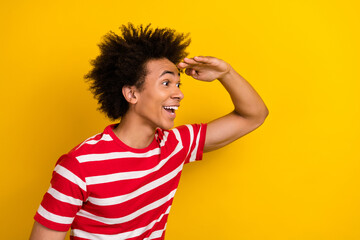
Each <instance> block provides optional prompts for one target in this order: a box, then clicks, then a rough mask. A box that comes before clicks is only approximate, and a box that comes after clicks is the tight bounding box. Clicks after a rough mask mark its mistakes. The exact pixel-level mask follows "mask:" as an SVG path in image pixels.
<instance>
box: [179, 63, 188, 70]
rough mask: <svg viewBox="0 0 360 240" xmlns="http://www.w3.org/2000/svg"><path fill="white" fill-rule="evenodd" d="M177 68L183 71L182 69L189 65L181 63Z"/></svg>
mask: <svg viewBox="0 0 360 240" xmlns="http://www.w3.org/2000/svg"><path fill="white" fill-rule="evenodd" d="M177 66H178V68H180V69H184V68H188V67H189V66H190V65H189V64H187V63H184V62H181V63H179V64H178V65H177Z"/></svg>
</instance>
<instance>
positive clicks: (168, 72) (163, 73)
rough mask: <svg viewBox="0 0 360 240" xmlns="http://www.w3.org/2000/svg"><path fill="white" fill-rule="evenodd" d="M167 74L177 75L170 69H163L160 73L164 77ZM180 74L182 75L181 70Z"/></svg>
mask: <svg viewBox="0 0 360 240" xmlns="http://www.w3.org/2000/svg"><path fill="white" fill-rule="evenodd" d="M165 74H171V75H174V76H175V73H174V72H172V71H169V70H165V71H163V72H162V73H161V74H160V76H159V77H162V76H163V75H165ZM178 76H180V73H179V72H178Z"/></svg>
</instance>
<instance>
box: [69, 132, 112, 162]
mask: <svg viewBox="0 0 360 240" xmlns="http://www.w3.org/2000/svg"><path fill="white" fill-rule="evenodd" d="M113 126H114V125H109V126H107V127H106V128H105V130H104V131H103V132H102V133H97V134H95V135H93V136H91V137H89V138H87V139H86V140H84V141H83V142H81V143H80V144H78V145H77V146H75V147H74V148H73V149H71V150H70V151H69V153H68V154H67V155H69V156H72V157H74V158H76V157H77V156H81V155H84V154H95V153H100V152H104V151H107V150H108V149H109V145H111V143H112V142H113V141H114V137H113V136H112V135H111V129H112V128H113Z"/></svg>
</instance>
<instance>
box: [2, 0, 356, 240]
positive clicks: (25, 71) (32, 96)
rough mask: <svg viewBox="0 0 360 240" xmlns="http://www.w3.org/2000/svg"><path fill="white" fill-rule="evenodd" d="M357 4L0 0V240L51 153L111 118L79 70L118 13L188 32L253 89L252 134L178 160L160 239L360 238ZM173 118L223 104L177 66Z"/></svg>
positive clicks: (24, 233) (20, 231)
mask: <svg viewBox="0 0 360 240" xmlns="http://www.w3.org/2000/svg"><path fill="white" fill-rule="evenodd" d="M359 12H360V7H359V3H358V1H355V0H353V1H347V0H343V1H325V0H323V1H320V0H315V1H313V0H312V1H308V0H305V1H304V0H302V1H287V0H273V1H265V0H262V1H235V0H233V1H231V0H222V1H204V0H198V1H194V0H185V1H160V0H155V1H70V0H64V1H58V2H54V1H44V0H43V1H41V0H35V1H2V2H1V4H0V29H1V30H0V31H1V38H0V54H1V60H0V81H1V83H0V87H1V88H0V89H1V92H0V104H1V107H0V111H1V145H0V146H1V165H0V169H1V174H0V178H1V179H0V184H1V186H0V187H1V198H0V199H1V200H0V201H1V202H0V203H1V204H0V205H1V220H0V221H1V224H0V228H1V236H0V238H1V239H27V238H28V236H29V234H30V230H31V227H32V224H33V219H32V218H33V215H34V214H35V211H36V210H37V208H38V206H39V203H40V201H41V199H42V196H43V194H44V193H45V191H46V190H47V188H48V186H49V181H50V177H51V172H52V170H53V167H54V164H55V161H56V160H57V158H58V157H59V156H60V155H61V154H63V153H65V152H67V151H69V150H70V149H71V148H72V147H74V146H75V145H76V144H78V143H80V142H81V141H83V140H84V139H86V138H87V137H89V136H92V135H94V134H96V133H98V132H101V131H102V130H103V129H104V128H105V126H106V125H108V124H109V123H110V121H109V120H107V119H106V118H105V116H104V115H103V114H101V113H100V112H98V111H97V110H96V108H97V103H96V101H95V100H94V99H93V97H92V95H91V93H90V92H89V91H88V90H87V89H88V85H87V84H86V83H85V82H84V80H83V75H84V74H86V73H87V72H88V70H89V69H90V64H89V60H90V59H93V58H94V57H96V56H97V54H98V48H97V44H98V43H99V42H100V41H101V37H102V36H103V35H104V34H105V33H106V32H108V31H109V30H113V31H116V32H118V27H119V26H120V25H121V24H123V23H127V22H133V23H135V24H140V23H145V24H146V23H149V22H151V23H153V26H160V27H171V28H175V29H177V30H178V31H180V32H190V33H191V36H192V44H191V46H190V48H189V49H188V50H189V51H190V56H194V55H200V54H201V55H213V56H217V57H219V58H222V59H224V60H226V61H228V62H229V63H231V64H232V66H233V67H234V68H235V69H236V70H238V72H239V73H240V74H241V75H242V76H244V77H245V78H246V79H247V80H248V81H249V82H250V83H251V84H252V86H253V87H254V88H255V89H256V90H257V91H258V93H259V94H260V95H261V97H262V98H263V100H264V101H265V103H266V105H267V107H268V108H269V110H270V115H269V117H268V118H267V120H266V122H265V123H264V124H263V125H262V126H261V127H260V128H259V129H257V130H256V131H254V132H252V133H250V134H248V135H246V136H245V137H243V138H241V139H240V140H238V141H237V142H235V143H233V144H231V145H229V146H227V147H225V148H223V149H220V150H218V151H215V152H212V153H207V154H205V156H204V160H203V161H201V162H197V163H193V164H189V165H187V166H186V167H185V169H184V172H183V176H182V180H181V182H180V187H179V189H178V192H177V195H176V198H175V201H174V205H173V208H172V212H171V214H170V219H169V222H168V227H167V233H166V237H167V238H166V239H167V240H177V239H179V240H180V239H181V240H183V239H214V240H222V239H231V240H234V239H241V240H260V239H261V240H263V239H265V240H355V239H360V203H359V200H360V193H359V190H360V189H359V187H360V179H359V174H360V171H359V170H360V163H359V160H360V154H359V150H358V145H359V142H360V141H359V135H360V127H359V123H360V121H359V117H360V97H359V96H360V95H359V92H360V83H359V82H360V81H359V80H360V71H359V67H360V64H359V63H360V47H359V42H360V37H359V36H360V35H359V32H360V31H359V30H360V29H359V23H360V17H359ZM182 80H183V87H182V89H183V92H184V94H185V99H184V100H183V104H182V108H181V109H180V110H179V114H178V118H177V120H176V124H177V125H179V124H184V123H195V122H208V121H210V120H212V119H214V118H216V117H219V116H221V115H223V114H225V113H227V112H228V111H230V110H232V104H231V101H230V98H229V97H228V95H227V93H226V91H225V90H224V89H223V88H222V86H221V85H220V84H219V83H210V84H209V83H202V82H196V81H195V80H193V79H190V78H188V77H186V76H182Z"/></svg>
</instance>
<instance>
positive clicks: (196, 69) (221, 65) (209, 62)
mask: <svg viewBox="0 0 360 240" xmlns="http://www.w3.org/2000/svg"><path fill="white" fill-rule="evenodd" d="M177 66H178V68H179V69H185V73H186V74H187V75H189V76H191V77H193V78H195V79H197V80H201V81H207V82H211V81H213V80H215V79H221V78H222V77H224V76H225V75H226V74H227V73H229V71H230V69H231V66H230V64H228V63H226V62H225V61H223V60H221V59H218V58H215V57H203V56H197V57H193V58H184V60H183V62H181V63H179V64H178V65H177Z"/></svg>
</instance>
